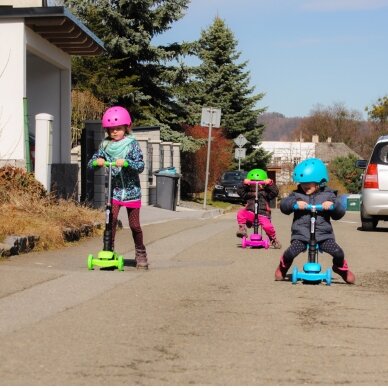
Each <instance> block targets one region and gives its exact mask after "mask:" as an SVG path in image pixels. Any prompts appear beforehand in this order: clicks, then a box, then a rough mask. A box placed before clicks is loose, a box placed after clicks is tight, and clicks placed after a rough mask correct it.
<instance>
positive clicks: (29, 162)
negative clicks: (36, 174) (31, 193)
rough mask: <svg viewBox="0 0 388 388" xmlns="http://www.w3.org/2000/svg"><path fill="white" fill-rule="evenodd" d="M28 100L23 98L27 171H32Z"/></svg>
mask: <svg viewBox="0 0 388 388" xmlns="http://www.w3.org/2000/svg"><path fill="white" fill-rule="evenodd" d="M27 102H28V101H27V98H26V97H24V98H23V116H24V152H25V156H26V170H27V172H31V171H32V165H31V152H30V135H29V130H28V103H27Z"/></svg>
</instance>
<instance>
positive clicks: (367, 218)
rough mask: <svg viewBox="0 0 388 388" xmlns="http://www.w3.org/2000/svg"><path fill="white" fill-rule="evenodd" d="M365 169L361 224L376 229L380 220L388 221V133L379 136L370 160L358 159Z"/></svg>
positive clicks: (359, 165) (358, 164)
mask: <svg viewBox="0 0 388 388" xmlns="http://www.w3.org/2000/svg"><path fill="white" fill-rule="evenodd" d="M356 167H359V168H363V169H365V172H364V174H363V175H362V188H361V208H360V212H361V225H362V229H363V230H367V231H371V230H374V229H375V228H376V226H377V223H378V222H379V221H388V135H385V136H381V137H379V138H378V140H377V142H376V144H375V146H374V148H373V151H372V154H371V156H370V159H369V161H366V160H357V162H356Z"/></svg>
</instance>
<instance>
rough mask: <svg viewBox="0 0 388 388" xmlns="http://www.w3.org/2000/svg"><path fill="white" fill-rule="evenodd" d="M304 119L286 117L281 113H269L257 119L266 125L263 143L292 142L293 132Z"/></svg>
mask: <svg viewBox="0 0 388 388" xmlns="http://www.w3.org/2000/svg"><path fill="white" fill-rule="evenodd" d="M302 119H303V117H285V116H284V115H283V114H281V113H277V112H268V113H264V114H262V115H260V116H259V117H258V119H257V122H258V123H259V124H264V125H265V129H264V133H263V141H290V140H292V136H291V134H292V132H293V131H294V130H295V129H296V128H297V127H298V126H299V123H300V122H301V120H302Z"/></svg>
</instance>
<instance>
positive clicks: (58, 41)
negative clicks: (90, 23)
mask: <svg viewBox="0 0 388 388" xmlns="http://www.w3.org/2000/svg"><path fill="white" fill-rule="evenodd" d="M16 18H23V19H24V23H25V25H26V26H28V27H29V28H31V29H32V30H33V31H34V32H35V33H37V34H39V35H40V36H41V37H42V38H44V39H46V40H48V41H49V42H50V43H52V44H53V45H55V46H57V47H58V48H60V49H61V50H63V51H64V52H66V53H67V54H69V55H99V54H101V53H102V52H103V51H104V43H103V42H102V41H101V40H100V39H99V38H97V36H96V35H94V34H93V32H91V31H90V30H89V29H88V28H87V27H86V26H85V25H84V24H83V23H82V22H81V21H80V20H79V19H77V18H76V17H75V16H74V15H73V14H72V13H71V12H70V11H69V10H68V9H67V8H65V7H28V8H13V7H12V6H9V7H8V6H2V7H0V20H1V19H16Z"/></svg>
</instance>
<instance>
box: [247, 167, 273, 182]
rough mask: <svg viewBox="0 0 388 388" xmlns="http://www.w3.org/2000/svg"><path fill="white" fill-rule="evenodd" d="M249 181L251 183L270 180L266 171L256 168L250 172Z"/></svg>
mask: <svg viewBox="0 0 388 388" xmlns="http://www.w3.org/2000/svg"><path fill="white" fill-rule="evenodd" d="M247 179H249V180H250V181H265V180H266V179H268V175H267V173H266V172H265V171H264V170H261V169H260V168H255V169H253V170H251V171H249V172H248V174H247Z"/></svg>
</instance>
